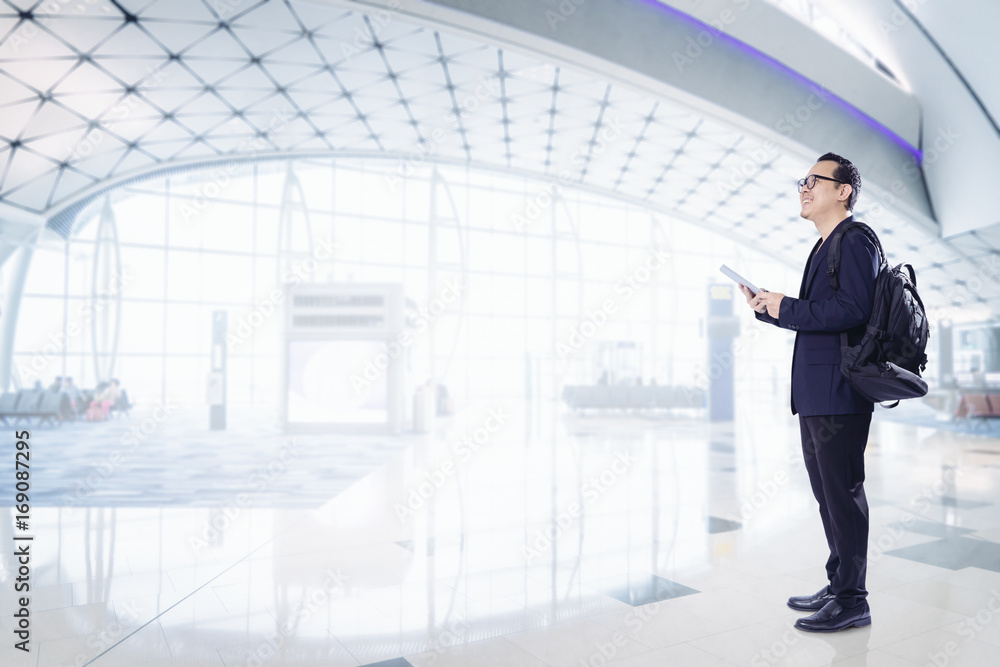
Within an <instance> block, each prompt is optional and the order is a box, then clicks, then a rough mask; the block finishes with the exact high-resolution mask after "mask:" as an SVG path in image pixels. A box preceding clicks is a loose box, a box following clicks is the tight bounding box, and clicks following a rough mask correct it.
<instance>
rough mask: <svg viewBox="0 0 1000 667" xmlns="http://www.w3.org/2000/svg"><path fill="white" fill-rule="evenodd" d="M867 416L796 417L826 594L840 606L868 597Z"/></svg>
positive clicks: (853, 605) (853, 604)
mask: <svg viewBox="0 0 1000 667" xmlns="http://www.w3.org/2000/svg"><path fill="white" fill-rule="evenodd" d="M871 421H872V415H871V413H867V414H854V415H827V416H821V417H803V416H802V415H799V429H800V431H801V432H802V455H803V458H804V459H805V463H806V470H807V471H808V472H809V483H810V484H811V485H812V491H813V495H814V496H815V497H816V500H817V502H819V515H820V518H822V519H823V530H824V532H826V541H827V544H829V545H830V558H829V560H827V561H826V576H827V578H828V579H829V580H830V592H831V593H833V594H834V595H836V596H837V602H839V603H840V604H841V606H842V607H844V608H845V609H850V608H852V607H856V606H858V605H860V604H863V603H864V601H865V598H866V597H867V596H868V591H867V590H865V574H866V573H867V570H868V499H867V498H866V497H865V487H864V482H865V446H866V445H867V444H868V429H869V427H870V426H871Z"/></svg>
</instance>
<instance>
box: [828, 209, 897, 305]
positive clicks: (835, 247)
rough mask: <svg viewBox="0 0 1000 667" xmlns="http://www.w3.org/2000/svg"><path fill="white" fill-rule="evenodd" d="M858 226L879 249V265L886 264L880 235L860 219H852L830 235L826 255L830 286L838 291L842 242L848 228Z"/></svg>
mask: <svg viewBox="0 0 1000 667" xmlns="http://www.w3.org/2000/svg"><path fill="white" fill-rule="evenodd" d="M854 227H857V228H858V229H860V230H861V231H862V232H864V233H865V236H867V237H868V238H869V239H871V242H872V243H874V244H875V249H876V250H877V251H878V257H879V266H882V265H883V264H885V261H886V259H885V252H884V251H883V250H882V244H881V243H880V242H879V240H878V236H877V235H876V234H875V230H874V229H872V228H871V227H869V226H868V225H866V224H865V223H863V222H860V221H858V220H852V221H851V222H849V223H847V225H845V226H844V228H843V229H842V230H840V231H839V232H837V233H836V234H834V235H833V236H831V237H830V250H829V251H828V252H827V255H826V275H827V276H829V277H830V286H831V287H832V288H833V291H834V292H836V291H837V290H838V289H840V280H839V279H838V277H837V274H838V272H839V271H840V244H841V241H842V240H843V237H844V234H846V233H847V230H849V229H852V228H854Z"/></svg>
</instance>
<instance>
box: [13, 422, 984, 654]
mask: <svg viewBox="0 0 1000 667" xmlns="http://www.w3.org/2000/svg"><path fill="white" fill-rule="evenodd" d="M465 414H466V415H467V416H466V418H465V419H458V418H450V420H449V421H446V422H439V423H438V425H437V430H436V432H435V433H434V434H433V435H426V436H415V435H409V436H402V437H400V438H388V439H386V438H377V437H373V438H364V437H359V436H354V437H350V438H348V437H346V436H340V437H330V436H325V437H320V436H310V437H309V438H305V439H300V441H299V449H300V453H299V454H298V455H296V456H295V457H292V458H288V459H286V460H283V461H282V460H281V458H280V456H281V452H282V451H283V448H284V447H285V446H286V445H287V441H286V440H285V439H284V437H283V436H281V435H280V434H276V433H263V432H262V431H260V429H258V428H257V427H252V425H251V426H248V425H247V424H248V422H241V424H242V426H241V427H235V426H234V427H233V428H232V429H231V430H230V431H229V432H228V433H226V434H218V433H216V434H211V433H209V432H208V431H207V430H205V429H204V428H203V426H204V425H203V424H198V423H197V419H187V420H186V419H178V420H176V421H175V422H170V423H169V424H168V425H165V426H163V430H162V436H163V437H162V439H161V440H158V441H157V442H159V444H158V445H156V446H155V452H154V451H152V450H153V449H154V447H149V449H150V452H149V456H148V457H144V456H142V455H141V454H140V452H141V450H139V449H138V448H134V450H133V451H131V452H129V456H130V457H135V458H131V459H129V460H130V461H132V462H131V463H129V464H128V465H127V466H126V463H125V462H123V461H121V458H119V460H118V462H116V464H115V465H116V466H117V468H116V470H115V471H112V472H111V473H109V474H108V475H105V476H104V477H103V478H101V482H100V484H96V483H95V484H93V485H92V486H91V487H87V488H90V490H91V492H92V493H91V494H90V495H88V496H87V500H86V502H79V503H66V502H62V503H60V501H59V500H58V499H59V498H62V497H63V494H64V493H66V492H67V489H72V488H73V485H74V483H81V482H80V480H81V479H83V480H84V481H83V482H82V483H83V484H87V482H86V476H87V475H88V474H91V471H92V469H93V468H92V467H91V468H88V467H87V466H86V465H83V464H81V461H89V462H90V464H91V466H92V465H93V464H94V463H95V458H96V459H97V460H98V461H99V460H100V459H101V458H102V457H104V456H107V455H108V448H107V447H103V448H102V447H95V446H94V445H93V443H94V442H98V441H100V440H101V438H104V439H105V442H106V443H107V442H119V443H120V442H121V438H122V437H123V433H126V432H127V431H128V428H130V426H129V424H128V423H126V422H122V423H120V424H118V425H115V424H103V425H76V426H69V427H65V428H63V429H58V430H52V429H48V430H45V429H34V430H33V431H32V438H33V443H34V445H33V446H34V449H33V452H34V453H33V457H34V458H33V465H34V466H35V468H34V471H33V474H34V475H35V477H34V478H33V479H34V481H33V484H35V485H36V486H37V487H38V488H39V489H41V490H42V491H43V492H44V494H45V495H43V500H44V502H41V504H36V505H35V506H34V507H33V508H32V511H31V522H32V523H31V530H30V531H29V532H30V534H31V535H33V536H34V539H33V541H32V542H31V547H30V548H31V575H30V576H31V586H32V596H31V601H30V633H31V634H30V640H31V643H30V647H31V652H30V653H27V654H25V653H23V652H22V651H19V650H16V649H14V648H13V644H14V642H15V641H16V638H15V635H14V634H13V632H14V629H15V628H14V621H15V619H14V617H13V613H14V611H15V610H16V609H17V605H16V600H15V594H14V581H15V577H16V576H17V568H18V564H17V562H16V560H15V559H14V558H13V557H12V549H10V548H8V547H7V546H4V548H3V553H4V558H3V582H2V584H0V603H2V612H3V613H2V616H0V634H2V636H3V637H4V638H5V639H4V642H3V645H2V646H0V664H2V665H4V666H8V665H10V666H21V665H39V666H46V667H47V666H59V667H61V666H64V665H74V666H81V665H88V664H93V665H100V666H102V667H103V666H108V667H112V666H119V665H120V666H130V667H131V666H134V665H191V666H195V665H198V666H201V665H205V666H208V665H211V666H215V667H222V666H225V667H233V666H237V665H239V666H248V667H251V666H258V665H274V666H278V665H316V666H319V665H324V666H325V665H370V664H384V665H392V666H395V665H415V666H430V665H437V666H441V665H529V666H530V665H567V666H568V665H573V666H574V667H576V666H580V665H592V666H595V667H597V666H600V665H606V664H610V665H622V666H624V665H685V666H687V665H753V666H757V665H825V664H834V663H836V664H838V665H845V666H857V665H872V666H877V667H884V666H888V667H893V666H895V665H908V666H909V665H924V664H932V665H985V664H996V655H998V651H1000V622H997V618H998V617H1000V505H998V504H997V500H998V490H1000V440H998V439H997V438H995V437H989V436H984V435H975V434H963V433H959V432H955V431H953V430H939V429H935V428H931V427H924V426H921V427H915V426H909V425H906V424H903V423H899V422H895V421H889V420H888V417H891V416H892V415H889V414H888V413H886V412H882V411H879V412H878V413H877V416H876V419H875V421H874V422H873V426H872V434H871V439H870V441H869V448H868V453H867V474H868V481H867V484H866V486H867V489H868V496H869V500H870V505H871V512H872V530H871V536H870V538H871V539H870V550H869V577H868V589H869V591H870V596H869V602H870V605H871V608H872V619H873V623H872V625H871V626H870V627H868V628H863V629H852V630H849V631H845V632H840V633H835V634H831V635H815V634H806V633H801V632H799V631H797V630H794V629H793V628H792V624H793V622H794V621H795V619H796V618H798V617H800V616H801V615H802V614H801V613H799V612H795V611H793V610H791V609H789V608H788V607H787V606H786V605H785V600H786V599H787V597H788V596H790V595H800V594H806V593H812V592H814V591H815V590H817V589H819V588H820V587H821V586H822V585H823V584H824V583H825V581H824V577H823V567H822V566H823V563H824V562H825V558H826V553H825V550H824V544H825V541H824V538H823V534H822V528H821V526H820V521H819V516H818V513H817V510H816V504H815V502H814V500H813V499H812V497H811V495H810V493H809V491H808V484H807V480H806V477H805V471H804V468H803V466H802V462H801V456H800V454H799V450H798V446H799V441H798V426H797V422H796V421H795V420H794V418H792V417H791V416H790V415H787V413H786V412H775V411H769V410H768V409H766V408H763V409H760V410H756V409H746V410H744V411H742V412H741V413H740V414H739V415H738V418H737V420H736V421H735V422H731V423H726V424H716V425H712V424H707V423H705V422H704V421H703V420H702V419H701V418H699V417H698V416H696V415H674V416H671V417H666V416H660V417H650V416H646V417H634V418H622V417H611V416H589V417H574V416H570V415H564V414H561V413H560V412H558V411H546V412H545V413H541V412H539V411H538V410H537V409H532V408H531V407H530V406H524V405H504V404H495V405H488V404H484V405H478V406H471V407H469V408H468V409H466V410H465ZM140 419H142V416H141V415H135V416H133V422H136V423H138V420H140ZM78 427H80V428H83V427H87V428H90V427H96V428H93V429H92V430H90V431H86V432H85V431H83V430H74V429H77V428H78ZM101 429H104V430H101ZM255 433H256V435H255ZM81 434H83V435H81ZM116 438H117V439H116ZM74 439H75V440H76V442H75V443H74V442H73V441H74ZM109 439H110V440H109ZM241 439H242V440H241ZM185 443H187V444H185ZM192 443H196V444H192ZM74 445H75V446H76V449H74ZM144 446H145V445H144ZM213 447H214V449H213ZM88 450H89V454H88V453H87V451H88ZM4 451H5V452H7V455H8V456H9V457H10V459H13V449H12V447H6V448H5V450H4ZM185 453H187V454H191V455H192V456H194V455H195V454H196V453H197V457H195V458H194V459H192V458H186V457H185V455H184V454H185ZM338 456H340V457H342V458H343V459H344V461H345V462H344V467H343V468H341V467H340V466H339V465H338ZM74 457H78V458H79V460H77V459H76V458H74ZM74 461H76V462H75V463H74ZM274 461H282V464H283V466H284V467H283V468H282V469H281V470H280V473H279V472H278V469H277V468H276V467H275V466H272V467H271V468H270V469H271V470H272V473H273V474H272V476H271V477H270V478H266V483H264V484H263V488H261V479H262V478H260V477H255V478H253V480H251V479H250V475H251V474H252V473H253V472H254V471H257V472H260V470H264V471H267V470H268V469H269V468H268V466H269V465H271V464H272V463H273V462H274ZM185 471H187V473H185ZM337 474H340V477H339V478H338V480H339V481H337V482H336V483H335V484H333V483H331V484H332V485H331V486H329V487H327V491H328V494H327V496H326V497H327V498H328V500H327V501H326V502H322V501H321V500H317V499H318V498H319V496H320V495H321V493H322V491H320V489H322V488H324V487H323V480H324V478H325V477H326V476H330V475H337ZM352 475H353V477H352ZM353 480H356V481H353ZM4 487H5V488H8V487H7V485H6V484H5V485H4ZM144 489H148V490H149V492H148V493H144ZM4 493H7V492H6V491H5V492H4ZM255 494H256V495H255ZM130 499H131V500H130ZM60 504H61V505H63V506H61V507H58V506H57V505H60ZM4 505H5V507H6V509H4V510H3V511H4V513H5V514H7V516H6V517H5V518H4V519H3V520H2V521H0V540H2V541H3V544H4V545H11V544H15V542H14V541H13V540H12V538H13V537H14V528H13V526H14V516H13V515H14V512H13V511H12V510H10V509H9V500H7V501H4ZM17 534H18V535H21V534H22V533H21V532H18V533H17Z"/></svg>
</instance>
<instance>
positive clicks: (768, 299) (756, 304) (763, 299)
mask: <svg viewBox="0 0 1000 667" xmlns="http://www.w3.org/2000/svg"><path fill="white" fill-rule="evenodd" d="M740 291H741V292H743V296H745V297H746V299H747V303H748V304H750V307H751V308H753V309H754V310H755V311H757V312H758V313H764V312H766V313H767V314H768V315H770V316H771V317H773V318H775V319H777V317H778V311H779V309H780V308H781V300H782V299H783V298H785V295H784V294H782V293H781V292H768V291H767V290H765V289H761V291H759V292H757V296H754V295H753V294H752V293H751V292H750V288H749V287H747V286H746V285H740Z"/></svg>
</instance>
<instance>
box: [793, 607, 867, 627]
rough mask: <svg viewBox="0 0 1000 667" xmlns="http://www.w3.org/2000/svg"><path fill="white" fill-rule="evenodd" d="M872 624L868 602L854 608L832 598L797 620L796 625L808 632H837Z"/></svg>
mask: <svg viewBox="0 0 1000 667" xmlns="http://www.w3.org/2000/svg"><path fill="white" fill-rule="evenodd" d="M871 624H872V613H871V610H870V609H869V608H868V603H867V602H862V603H861V604H859V605H858V606H857V607H854V608H853V609H844V608H843V607H842V606H840V603H839V602H837V601H836V600H830V601H829V602H827V603H826V606H824V607H823V608H822V609H820V610H819V611H817V612H816V613H815V614H813V615H812V616H806V617H805V618H800V619H799V620H797V621H795V627H797V628H798V629H799V630H805V631H807V632H837V631H838V630H846V629H847V628H860V627H864V626H866V625H871Z"/></svg>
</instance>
